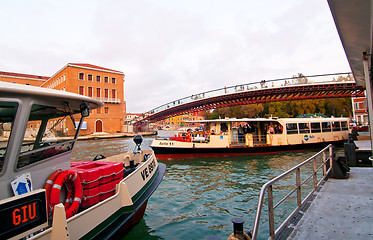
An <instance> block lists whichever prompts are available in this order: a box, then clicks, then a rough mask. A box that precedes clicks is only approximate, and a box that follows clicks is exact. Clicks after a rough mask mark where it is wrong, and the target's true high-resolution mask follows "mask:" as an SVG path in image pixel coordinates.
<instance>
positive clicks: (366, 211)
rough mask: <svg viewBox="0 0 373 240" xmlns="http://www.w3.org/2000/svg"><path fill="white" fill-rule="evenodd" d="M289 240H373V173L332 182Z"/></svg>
mask: <svg viewBox="0 0 373 240" xmlns="http://www.w3.org/2000/svg"><path fill="white" fill-rule="evenodd" d="M316 195H317V196H316V198H315V199H314V200H313V202H312V204H311V206H310V207H309V209H308V210H307V211H305V213H304V216H303V217H302V218H301V220H300V221H299V223H298V224H297V225H296V226H295V227H294V230H293V232H292V233H291V234H290V236H289V237H288V239H373V228H372V223H373V208H372V206H373V170H372V168H351V171H350V176H349V178H348V179H329V180H328V181H327V182H326V183H325V185H324V186H323V187H322V188H321V190H320V191H319V192H317V193H316Z"/></svg>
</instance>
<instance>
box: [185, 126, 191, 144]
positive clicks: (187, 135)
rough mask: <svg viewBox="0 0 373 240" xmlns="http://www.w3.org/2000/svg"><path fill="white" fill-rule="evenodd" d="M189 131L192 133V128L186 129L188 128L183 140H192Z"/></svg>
mask: <svg viewBox="0 0 373 240" xmlns="http://www.w3.org/2000/svg"><path fill="white" fill-rule="evenodd" d="M191 133H192V130H191V129H188V130H187V133H186V135H185V141H186V142H191V141H192V137H191Z"/></svg>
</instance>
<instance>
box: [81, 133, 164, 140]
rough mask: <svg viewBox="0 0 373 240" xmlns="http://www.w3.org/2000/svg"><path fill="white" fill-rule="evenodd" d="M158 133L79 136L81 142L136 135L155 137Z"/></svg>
mask: <svg viewBox="0 0 373 240" xmlns="http://www.w3.org/2000/svg"><path fill="white" fill-rule="evenodd" d="M156 134H157V133H156V132H138V133H104V132H101V133H93V134H90V135H85V136H79V137H78V141H79V140H95V139H108V138H126V137H134V136H136V135H141V136H143V137H144V136H153V135H156Z"/></svg>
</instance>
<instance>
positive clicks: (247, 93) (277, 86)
mask: <svg viewBox="0 0 373 240" xmlns="http://www.w3.org/2000/svg"><path fill="white" fill-rule="evenodd" d="M337 75H338V76H339V77H338V78H337V79H335V78H332V80H331V79H330V78H331V76H337ZM342 75H346V76H347V77H345V78H341V76H342ZM346 79H347V80H346ZM364 90H365V88H364V87H363V86H359V85H357V84H356V82H355V81H354V80H353V77H352V76H351V75H350V73H333V74H323V75H313V76H303V75H300V76H295V77H292V78H282V79H275V80H268V81H267V80H262V81H260V82H255V83H248V84H242V85H236V86H231V87H224V88H219V89H216V90H212V91H207V92H203V93H198V94H194V95H192V96H188V97H185V98H181V99H178V100H175V101H172V102H169V103H166V104H163V105H161V106H159V107H157V108H154V109H152V110H150V111H148V112H146V113H144V114H142V117H140V118H138V119H136V121H137V122H138V123H140V122H148V121H149V122H156V121H160V120H163V119H166V118H169V117H173V116H177V115H182V114H186V113H191V112H197V111H205V110H210V109H216V108H222V107H230V106H238V105H247V104H257V103H267V102H277V101H293V100H305V99H320V98H341V97H353V96H364Z"/></svg>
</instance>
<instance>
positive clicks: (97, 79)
mask: <svg viewBox="0 0 373 240" xmlns="http://www.w3.org/2000/svg"><path fill="white" fill-rule="evenodd" d="M0 81H5V82H14V83H18V84H26V85H33V86H41V87H44V88H51V89H57V90H60V91H66V92H72V93H77V94H80V95H84V96H88V97H91V98H94V99H97V100H100V101H102V102H104V104H105V105H104V106H103V107H102V108H99V109H95V110H91V114H90V116H89V117H86V118H85V120H84V121H85V123H84V125H83V129H82V130H81V133H82V134H83V135H86V134H92V133H101V132H106V133H116V132H123V130H124V124H125V111H126V103H125V101H124V74H123V72H120V71H117V70H112V69H108V68H104V67H99V66H95V65H92V64H86V63H68V64H67V65H65V66H64V67H63V68H62V69H60V70H59V71H58V72H56V73H55V74H54V75H53V76H52V77H45V76H37V75H28V74H20V73H9V72H0Z"/></svg>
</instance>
